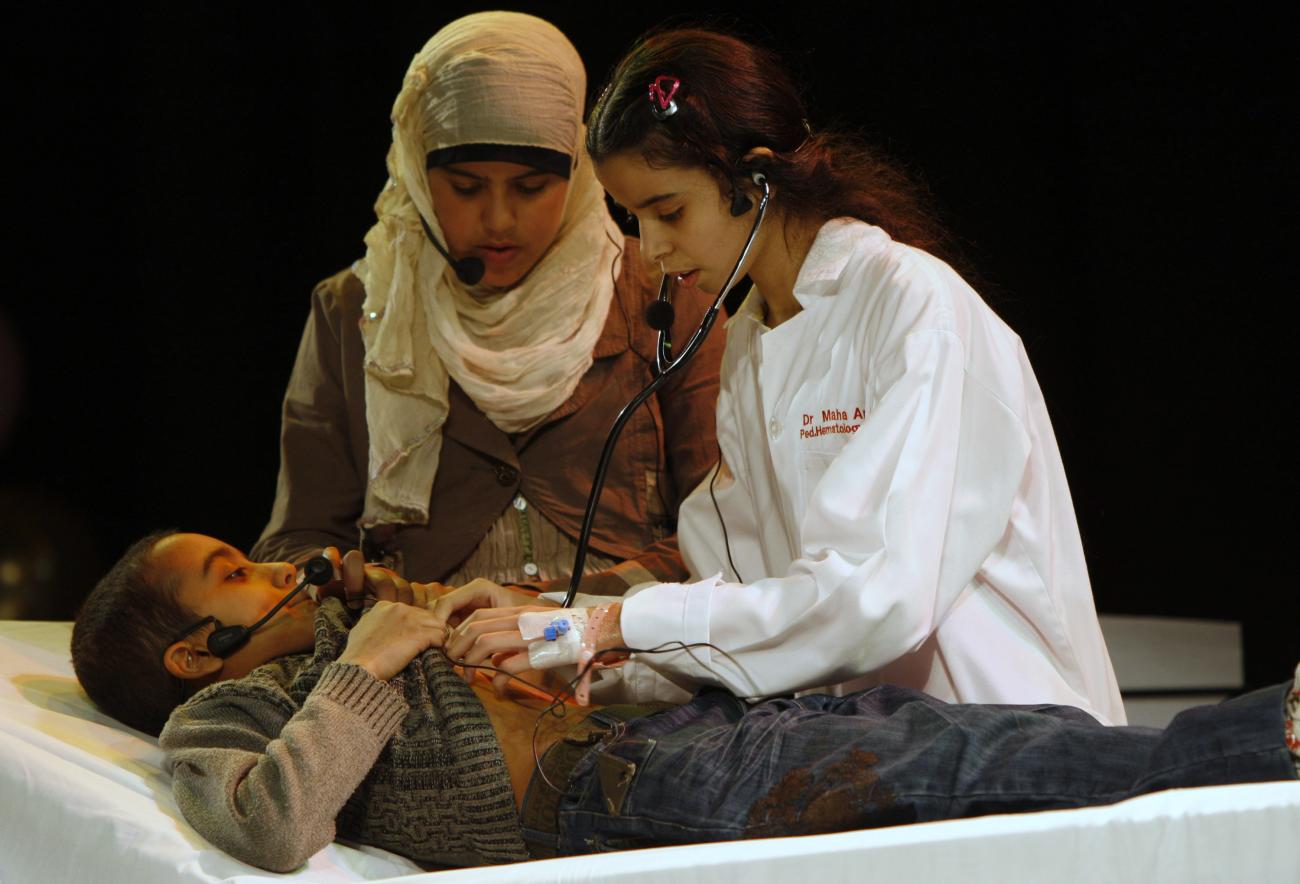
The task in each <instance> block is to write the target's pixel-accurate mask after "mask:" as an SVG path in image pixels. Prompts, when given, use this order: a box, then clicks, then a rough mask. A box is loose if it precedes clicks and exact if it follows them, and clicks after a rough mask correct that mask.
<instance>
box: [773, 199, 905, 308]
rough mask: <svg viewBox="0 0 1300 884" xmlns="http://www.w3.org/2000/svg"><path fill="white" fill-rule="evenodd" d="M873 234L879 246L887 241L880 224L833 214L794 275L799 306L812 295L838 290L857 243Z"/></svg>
mask: <svg viewBox="0 0 1300 884" xmlns="http://www.w3.org/2000/svg"><path fill="white" fill-rule="evenodd" d="M872 238H879V239H880V240H881V242H880V245H882V246H883V245H884V243H885V242H887V241H888V237H886V236H885V233H884V231H882V230H881V229H880V228H878V227H872V226H871V225H869V224H866V223H864V222H862V221H859V220H857V219H856V218H832V219H831V220H829V221H827V222H826V223H825V224H823V225H822V226H821V229H820V230H818V231H817V236H816V238H815V239H814V240H813V244H812V247H811V248H810V249H808V255H807V256H806V257H805V258H804V259H803V266H801V267H800V268H799V275H798V276H797V277H795V281H794V297H795V300H796V301H798V302H799V306H801V307H808V306H809V304H810V302H811V300H812V299H815V298H820V297H824V296H826V295H831V294H834V293H835V292H836V291H838V290H839V281H840V277H842V276H843V275H844V268H845V267H847V266H848V263H849V259H850V258H852V257H853V256H854V255H855V254H856V253H857V252H858V250H859V248H860V243H862V242H863V241H864V240H870V239H872ZM872 251H874V249H872Z"/></svg>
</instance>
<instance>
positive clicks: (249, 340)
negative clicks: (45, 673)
mask: <svg viewBox="0 0 1300 884" xmlns="http://www.w3.org/2000/svg"><path fill="white" fill-rule="evenodd" d="M986 6H989V4H973V5H968V6H966V7H962V8H956V7H955V6H948V5H932V4H901V3H900V4H876V3H867V4H863V3H857V4H846V5H844V6H837V5H825V4H816V5H814V4H804V5H800V4H786V5H783V6H780V7H776V6H773V7H770V8H769V7H762V6H753V5H750V6H748V7H736V9H735V11H733V12H732V13H727V14H721V15H716V16H714V17H713V20H714V21H715V22H717V23H720V24H722V25H724V26H726V27H729V28H732V29H736V30H738V31H739V32H740V33H742V34H744V35H747V36H750V37H751V38H756V39H758V40H759V41H760V42H764V43H767V44H768V45H772V46H775V47H777V48H778V49H780V50H781V52H782V53H783V55H784V56H785V58H786V59H787V60H788V62H789V63H790V65H791V66H792V67H793V69H794V70H795V71H796V72H797V74H798V76H799V77H800V78H801V80H802V81H803V82H804V83H805V84H806V86H807V93H808V96H809V104H810V117H811V119H812V122H813V125H814V126H817V127H825V126H828V125H843V126H848V127H851V128H855V129H858V130H860V131H863V132H864V133H865V134H867V135H868V136H869V137H870V138H871V139H872V140H874V141H875V142H876V143H877V144H879V145H880V146H881V147H883V148H884V149H885V150H886V151H887V152H888V153H889V154H890V155H892V156H893V157H895V158H896V159H897V160H899V161H900V162H902V163H903V164H904V165H905V166H907V167H908V168H909V169H911V170H913V171H914V172H916V173H917V174H918V175H919V176H920V177H921V178H922V179H923V180H924V181H925V182H926V184H927V185H928V186H929V188H930V190H931V192H932V193H933V195H934V198H935V200H936V201H937V203H938V205H939V206H940V207H941V209H942V210H943V212H944V219H945V221H946V222H947V224H948V225H949V227H950V228H951V229H952V230H953V232H954V233H955V234H956V235H957V237H958V238H959V239H960V240H961V241H962V242H963V243H964V246H965V250H966V254H967V263H968V265H969V267H970V268H971V269H972V270H973V271H974V273H975V276H976V278H977V279H978V280H979V282H980V286H981V288H982V290H983V291H985V292H986V294H987V297H988V299H989V301H990V302H991V303H992V304H993V305H994V307H995V309H997V311H998V312H999V313H1000V314H1001V315H1002V316H1003V317H1004V318H1005V319H1006V320H1007V321H1008V323H1009V324H1010V325H1011V326H1012V327H1013V328H1015V329H1016V330H1017V331H1018V332H1019V333H1020V335H1021V336H1022V337H1023V339H1024V341H1025V344H1026V346H1027V348H1028V350H1029V353H1030V356H1031V358H1032V360H1033V362H1034V365H1035V368H1036V370H1037V372H1038V376H1039V379H1040V381H1041V384H1042V386H1043V389H1044V391H1045V394H1046V397H1047V402H1048V406H1049V409H1050V411H1051V414H1052V419H1053V422H1054V425H1055V428H1056V432H1057V436H1058V439H1059V442H1060V446H1061V450H1062V454H1063V457H1064V459H1065V464H1066V469H1067V472H1068V474H1069V477H1070V480H1071V487H1072V490H1073V493H1074V498H1075V504H1076V507H1077V510H1078V514H1079V520H1080V524H1081V527H1082V531H1083V536H1084V543H1085V549H1086V550H1087V554H1088V560H1089V566H1090V570H1091V574H1092V578H1093V585H1094V589H1095V593H1096V597H1097V603H1098V608H1099V610H1101V611H1103V612H1111V613H1140V614H1165V615H1179V616H1194V617H1215V618H1229V619H1239V620H1242V621H1243V622H1244V623H1245V628H1246V649H1247V678H1248V681H1249V682H1250V683H1251V684H1258V683H1263V682H1269V681H1276V680H1278V679H1280V678H1281V677H1282V676H1283V675H1284V674H1286V673H1287V671H1288V668H1289V667H1291V666H1294V664H1295V661H1296V658H1297V652H1298V651H1300V638H1297V636H1298V635H1300V632H1298V630H1300V604H1298V603H1297V595H1298V594H1297V592H1296V585H1297V583H1296V576H1295V569H1294V560H1295V544H1294V543H1293V541H1292V535H1293V527H1294V525H1295V517H1294V512H1293V505H1292V501H1293V500H1294V499H1295V495H1296V490H1297V489H1296V484H1297V483H1296V470H1295V466H1294V460H1293V445H1292V443H1291V438H1292V436H1291V434H1290V433H1289V432H1286V431H1284V430H1285V428H1288V427H1289V426H1290V425H1291V424H1292V423H1293V422H1294V415H1293V412H1294V404H1295V395H1294V390H1295V383H1296V379H1297V371H1296V367H1295V355H1296V350H1297V348H1296V346H1295V342H1294V333H1293V330H1294V328H1295V326H1296V320H1297V318H1298V317H1297V308H1296V304H1295V299H1296V295H1297V286H1296V282H1295V274H1294V272H1293V264H1294V257H1295V246H1294V243H1295V236H1296V233H1297V226H1298V225H1297V223H1296V221H1297V217H1296V215H1297V212H1296V208H1295V201H1294V197H1295V192H1294V191H1295V188H1294V184H1295V180H1294V179H1295V175H1294V166H1295V163H1296V148H1297V141H1296V138H1295V133H1294V132H1293V129H1294V128H1295V120H1296V115H1297V112H1298V111H1300V101H1297V84H1298V83H1300V77H1298V76H1297V62H1296V58H1297V52H1296V50H1295V48H1294V45H1293V37H1294V34H1295V33H1296V24H1297V22H1296V20H1295V19H1296V16H1295V14H1294V13H1290V12H1288V13H1282V12H1280V11H1279V12H1276V13H1275V12H1273V11H1270V10H1267V9H1254V10H1251V11H1247V12H1237V13H1233V14H1228V13H1219V14H1215V15H1210V14H1208V13H1206V14H1203V15H1202V17H1199V18H1198V17H1189V14H1188V13H1186V12H1185V11H1184V12H1183V13H1181V14H1180V15H1179V17H1177V18H1172V19H1171V18H1160V17H1158V16H1156V15H1154V14H1152V13H1146V12H1135V11H1133V10H1130V9H1125V8H1121V7H1118V6H1117V7H1115V8H1106V7H1100V6H1088V5H1086V4H1070V7H1071V8H1070V9H1068V10H1066V9H1061V8H1056V7H1058V6H1059V4H1032V5H1030V4H1025V5H1015V6H1004V5H999V6H996V8H994V9H992V10H990V9H987V8H984V7H986ZM479 8H484V7H483V6H482V5H477V4H464V3H462V4H431V3H422V4H404V5H382V4H365V5H364V6H361V5H358V6H356V7H355V8H351V10H350V11H347V12H338V11H334V10H326V9H324V8H319V7H313V6H309V5H306V4H283V5H276V6H270V5H267V6H266V7H259V8H254V7H253V6H252V5H246V6H232V5H224V4H223V5H220V6H219V5H217V4H210V5H198V6H195V7H193V8H189V9H170V8H169V9H166V10H165V11H164V10H162V9H159V10H156V11H153V12H145V11H139V10H137V11H133V12H130V13H123V14H121V15H119V16H111V17H110V16H109V15H108V14H107V13H104V12H97V13H86V12H85V11H72V10H64V11H58V10H55V11H53V12H47V13H45V15H46V16H48V18H47V20H46V21H44V22H41V23H39V24H33V25H31V26H29V27H25V28H15V29H12V30H11V33H10V34H9V36H8V43H9V48H8V53H9V60H10V65H11V67H12V70H11V74H10V83H9V89H8V90H7V96H6V101H7V103H8V104H9V105H10V107H9V110H8V113H7V116H8V117H9V119H10V125H9V126H7V127H6V128H7V129H8V135H7V136H6V140H7V141H8V147H9V151H8V152H9V153H10V154H11V159H10V160H9V161H8V163H7V167H8V176H7V178H8V184H7V190H8V192H9V196H8V199H7V202H8V203H9V211H8V213H7V214H8V216H9V221H10V224H9V225H8V226H9V228H10V237H9V240H10V244H11V248H12V249H13V252H12V253H11V255H10V260H9V262H8V269H9V273H8V280H7V285H5V286H4V291H3V306H2V307H0V446H3V448H2V449H0V506H2V507H3V509H0V610H3V611H4V612H6V613H5V615H6V616H40V617H64V618H66V617H68V616H70V615H71V612H72V608H73V606H74V605H75V603H76V600H77V599H79V598H80V597H81V596H82V595H83V594H84V592H85V591H86V589H87V588H88V586H89V585H90V583H91V582H93V580H94V578H95V577H96V576H97V575H98V574H99V573H100V572H102V570H103V569H104V568H106V567H107V566H108V564H110V563H111V561H112V559H113V558H114V557H115V556H116V555H117V554H118V553H120V551H121V550H122V549H123V548H124V547H125V546H126V545H127V544H128V543H129V542H130V541H131V540H133V539H134V538H135V537H137V536H139V535H140V534H142V533H144V532H145V531H147V530H150V529H152V528H156V527H164V526H179V527H183V528H187V529H193V530H201V531H205V532H207V533H212V534H215V535H218V536H221V537H224V538H226V539H228V540H230V541H232V542H234V543H236V544H239V545H243V546H245V547H247V546H248V545H251V543H252V542H253V540H255V539H256V537H257V535H258V533H259V531H260V529H261V527H262V524H263V523H264V521H265V518H266V516H267V514H268V512H269V508H270V504H271V499H272V495H273V493H274V483H275V472H276V468H277V463H278V453H277V437H278V412H279V403H280V397H281V395H282V392H283V389H284V385H285V382H286V379H287V377H288V372H289V369H290V366H291V365H292V361H293V356H294V351H295V348H296V346H297V340H298V336H299V333H300V330H301V326H302V321H303V319H304V318H305V316H306V311H307V305H308V293H309V291H310V289H311V287H312V285H313V284H314V283H315V282H316V281H317V280H318V279H320V278H323V277H324V276H326V275H329V274H330V273H333V272H334V271H336V270H338V269H340V268H342V267H344V266H347V265H348V264H349V263H351V262H352V261H353V260H355V259H356V258H358V257H360V256H361V254H362V253H363V246H362V242H361V237H362V235H363V234H364V233H365V231H366V230H367V229H368V227H369V225H370V223H371V220H372V218H373V215H372V213H371V204H372V202H373V199H374V197H375V195H376V194H377V193H378V191H379V188H380V186H381V185H382V184H383V182H384V178H385V173H384V165H383V160H384V155H385V152H386V150H387V147H388V143H389V132H388V125H389V124H388V110H389V108H390V106H391V103H392V99H393V97H394V96H395V95H396V93H397V90H398V88H399V86H400V83H401V79H402V75H403V73H404V71H405V68H406V65H407V63H408V61H409V59H410V57H411V55H412V54H413V53H414V52H415V51H416V50H418V49H419V48H420V46H421V45H423V43H424V41H425V40H426V39H427V38H428V37H429V36H430V35H431V34H432V33H433V32H434V31H436V30H437V29H438V28H439V27H440V26H441V25H443V24H445V23H446V22H447V21H449V20H451V19H452V18H453V17H455V16H457V15H459V14H461V13H464V12H471V11H475V10H476V9H479ZM511 8H516V9H520V10H522V11H526V12H533V13H535V14H539V15H542V16H543V17H545V18H548V19H550V20H551V21H553V22H555V23H556V24H557V25H559V27H560V28H561V29H562V30H564V31H565V32H566V33H567V34H569V36H570V37H571V39H572V40H573V41H574V43H575V45H576V46H577V47H578V50H579V52H580V53H581V54H582V56H583V57H584V59H585V60H586V62H587V66H588V74H589V85H590V87H591V88H592V90H593V91H594V90H595V88H597V87H598V86H599V85H600V82H601V81H602V80H603V78H604V76H605V74H606V73H607V72H608V70H609V69H610V67H611V66H612V64H613V63H614V61H615V60H616V58H617V56H618V54H619V53H621V51H622V50H623V49H624V48H626V46H627V45H628V44H629V43H630V41H631V40H632V39H633V38H634V37H635V36H636V35H637V34H638V33H640V32H641V31H643V30H644V29H646V28H648V27H650V26H652V25H655V24H658V23H659V22H661V21H663V20H664V18H666V17H668V16H670V15H674V14H677V13H680V12H681V11H682V10H681V9H680V8H678V7H674V6H673V5H672V4H658V5H654V4H625V5H623V6H622V11H615V12H610V11H602V10H600V8H599V7H597V6H595V5H591V6H587V5H585V4H567V3H521V4H513V5H512V7H511ZM794 10H799V11H800V12H799V14H796V12H795V11H794ZM6 563H8V565H7V566H6ZM6 575H7V576H6ZM5 580H8V581H9V584H10V585H6V584H5V583H4V581H5ZM15 583H17V584H20V585H22V586H25V587H27V589H28V590H29V591H30V592H31V593H32V596H33V597H32V598H27V599H20V598H19V597H18V595H17V591H16V590H15V589H14V588H13V586H12V584H15Z"/></svg>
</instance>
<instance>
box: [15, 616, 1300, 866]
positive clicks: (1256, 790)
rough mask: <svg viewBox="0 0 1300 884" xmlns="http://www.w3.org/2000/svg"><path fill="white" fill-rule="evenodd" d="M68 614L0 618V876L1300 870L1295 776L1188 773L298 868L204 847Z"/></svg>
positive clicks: (331, 851) (335, 848) (336, 859)
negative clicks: (97, 674)
mask: <svg viewBox="0 0 1300 884" xmlns="http://www.w3.org/2000/svg"><path fill="white" fill-rule="evenodd" d="M70 632H71V624H68V623H33V622H15V621H0V882H4V884H22V882H42V884H44V882H58V881H83V880H93V881H97V882H99V881H103V882H110V881H121V882H132V884H148V882H159V884H164V882H166V884H171V882H191V881H204V882H212V881H269V880H279V879H284V878H299V879H302V880H310V881H367V880H369V881H388V880H396V879H399V878H400V880H401V881H402V882H404V884H417V882H425V881H437V882H440V884H443V882H445V884H457V882H486V881H492V882H516V881H517V882H525V881H527V882H532V881H591V880H601V881H619V882H657V884H660V882H663V881H664V880H665V877H666V876H671V879H672V882H673V884H687V882H693V881H701V882H703V881H710V882H712V881H717V880H719V879H722V880H731V879H736V880H739V879H742V878H743V879H744V880H745V881H746V882H747V884H751V882H752V884H759V882H768V881H771V882H788V881H798V880H802V881H817V882H818V884H822V882H825V881H841V880H842V881H867V880H878V881H889V882H893V881H906V882H908V884H929V882H935V884H939V882H943V884H951V882H953V881H960V882H962V884H980V882H989V884H1009V882H1018V881H1026V882H1029V881H1033V882H1039V881H1052V882H1075V881H1077V882H1092V881H1120V882H1125V881H1131V882H1134V884H1152V882H1163V881H1168V882H1179V884H1182V882H1195V881H1224V882H1242V881H1268V882H1274V881H1277V882H1281V881H1300V783H1267V784H1261V785H1248V786H1222V787H1217V788H1208V789H1183V790H1177V791H1171V792H1164V793H1160V794H1156V795H1149V796H1145V797H1143V798H1139V799H1135V800H1132V801H1127V802H1124V803H1122V804H1117V805H1114V806H1111V807H1100V808H1088V809H1085V810H1071V811H1053V812H1049V813H1035V814H1019V815H1013V816H994V817H983V818H980V819H974V820H962V821H954V822H948V823H928V824H922V825H913V826H900V827H897V828H891V829H876V830H870V831H862V832H846V833H841V834H836V835H820V836H814V837H802V838H773V839H767V840H761V841H745V842H735V843H729V844H714V845H698V846H692V847H673V848H664V849H659V850H641V851H633V852H628V853H621V854H604V855H600V856H589V857H573V858H569V859H558V860H546V861H536V862H530V863H520V864H517V865H512V866H496V867H492V868H484V869H464V870H453V871H446V872H430V873H422V872H421V871H420V870H419V869H418V868H417V867H416V866H414V865H413V864H412V863H410V862H408V861H407V860H404V859H402V858H401V857H398V856H394V855H393V854H390V853H386V852H384V851H380V850H373V849H370V848H362V849H355V848H351V847H345V846H343V845H340V844H334V845H331V846H330V847H328V848H326V849H325V850H322V851H321V852H320V853H318V854H317V855H316V856H314V857H312V859H311V861H310V863H309V864H308V865H307V866H305V867H304V868H303V869H301V870H300V871H299V872H297V873H296V874H294V875H288V876H285V875H273V874H270V873H267V872H263V871H261V870H259V869H256V868H254V867H252V866H248V865H245V864H243V863H240V862H237V861H236V860H234V859H231V858H230V857H228V856H226V855H225V854H223V853H222V852H220V851H218V850H217V849H215V848H213V847H212V846H210V845H209V844H207V842H205V841H204V840H203V838H201V837H200V836H199V835H198V834H197V833H196V832H195V831H194V830H193V829H191V828H190V827H189V825H187V824H186V822H185V820H184V819H183V818H182V817H181V815H180V813H179V811H178V810H177V809H176V805H175V803H174V802H173V801H172V797H171V787H170V783H169V781H168V777H167V775H166V774H165V773H163V770H162V767H161V764H162V754H161V753H160V752H159V750H158V746H157V744H156V742H155V741H154V740H153V739H151V738H149V737H145V736H143V735H142V734H140V733H138V732H136V731H132V730H130V729H129V728H126V727H124V726H122V725H120V724H118V723H116V722H114V721H113V720H112V719H110V718H107V717H106V716H104V715H102V714H100V713H99V712H97V711H95V709H94V707H93V706H91V704H90V702H89V700H87V699H86V697H85V695H84V694H83V693H82V692H81V690H80V688H79V687H78V685H77V683H76V681H75V680H74V679H73V677H72V667H71V664H70V663H69V662H68V638H69V635H70Z"/></svg>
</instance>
